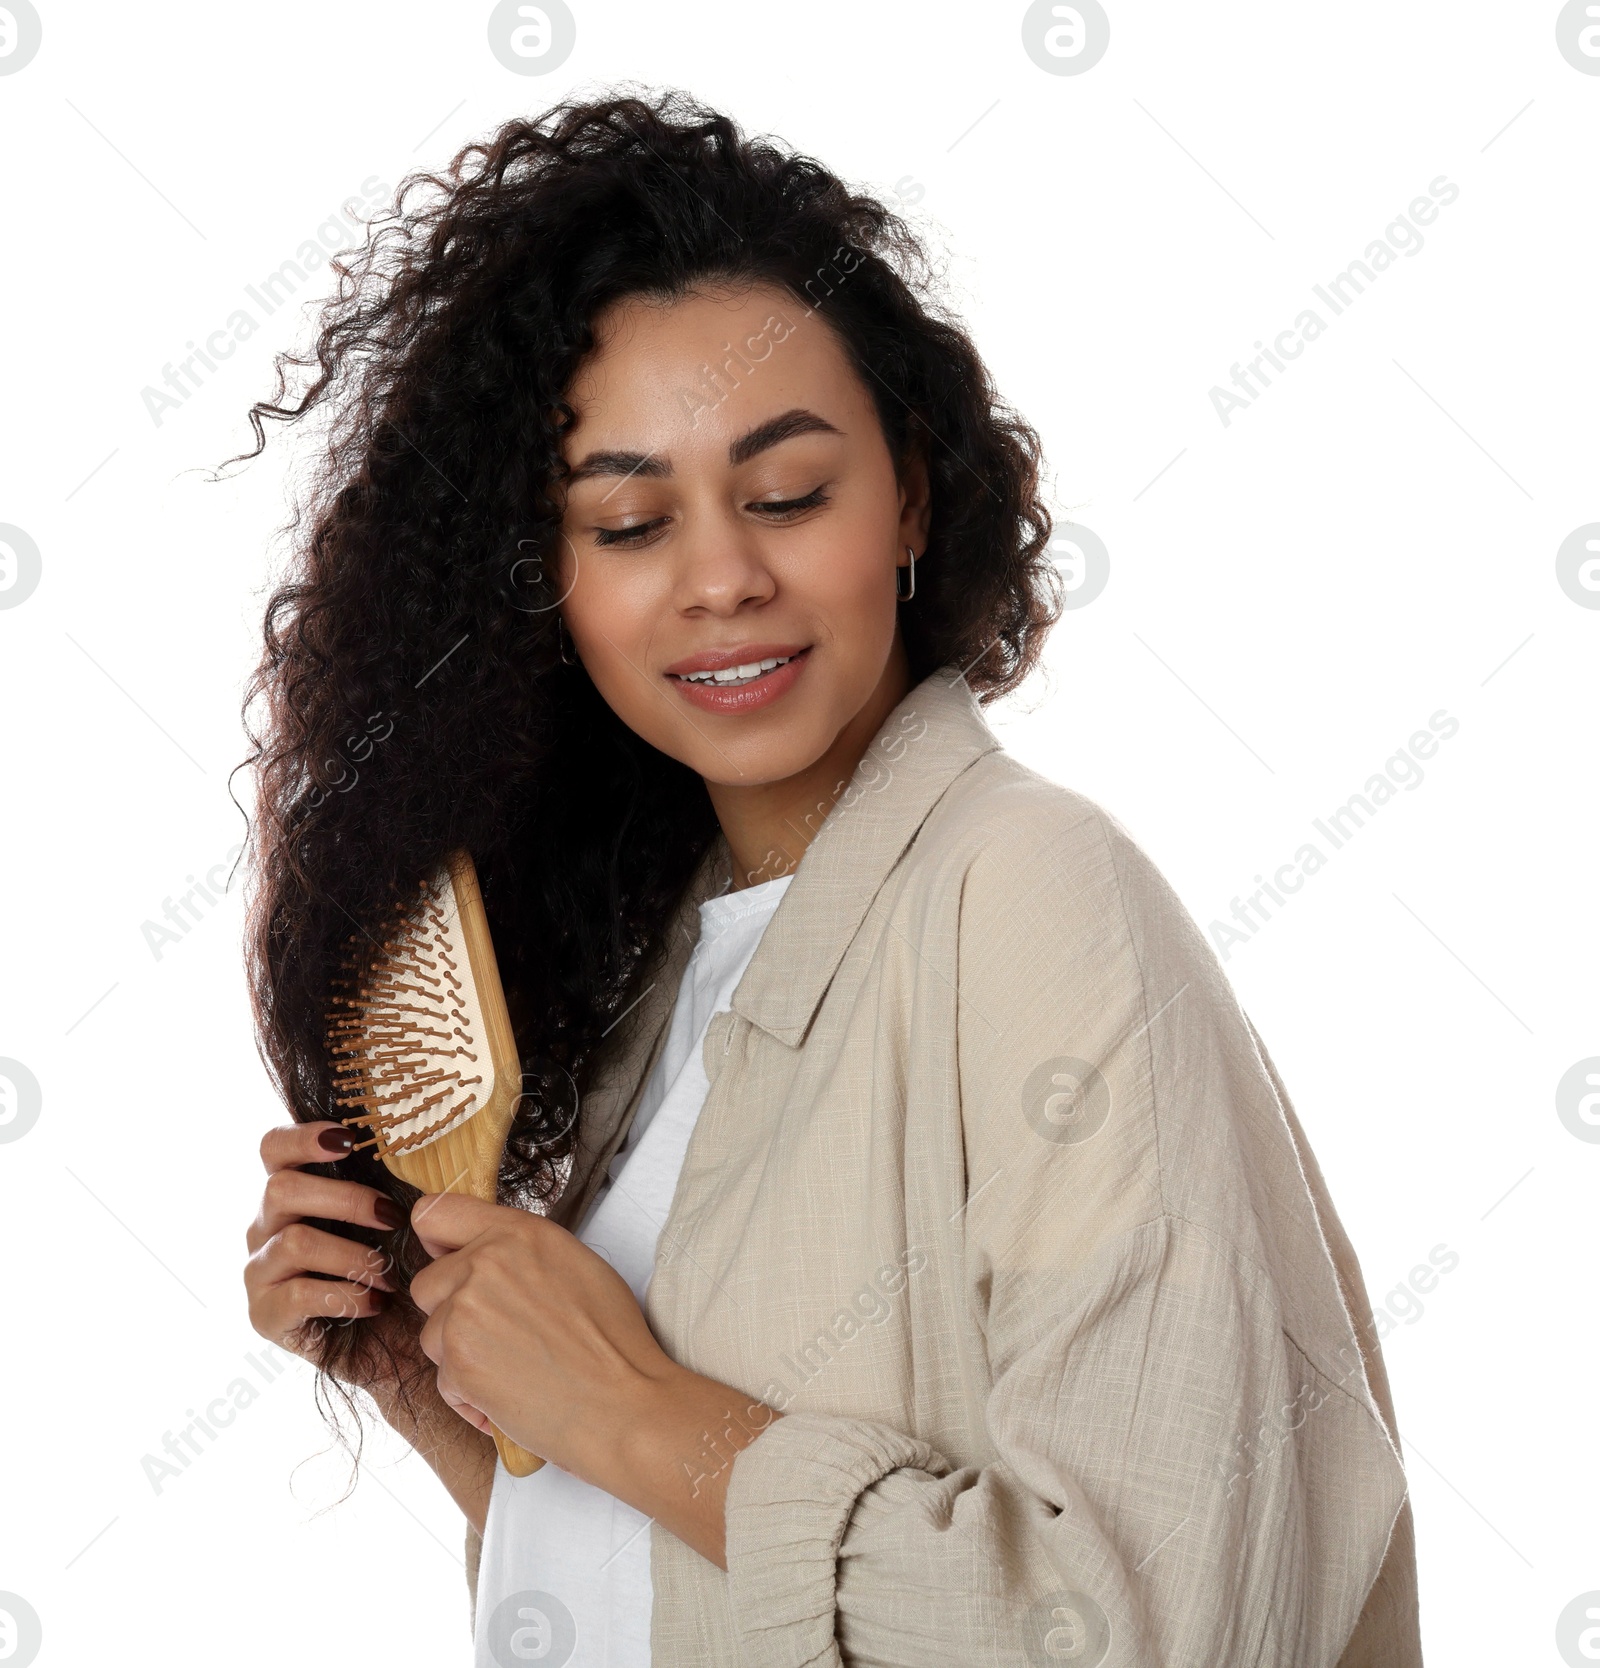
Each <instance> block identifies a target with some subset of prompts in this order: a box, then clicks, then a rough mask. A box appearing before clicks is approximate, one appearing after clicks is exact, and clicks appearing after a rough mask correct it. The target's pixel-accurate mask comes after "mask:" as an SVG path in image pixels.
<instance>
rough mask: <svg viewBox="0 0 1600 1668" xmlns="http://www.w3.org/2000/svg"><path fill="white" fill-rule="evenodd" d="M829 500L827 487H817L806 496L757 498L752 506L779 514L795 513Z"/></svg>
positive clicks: (755, 508)
mask: <svg viewBox="0 0 1600 1668" xmlns="http://www.w3.org/2000/svg"><path fill="white" fill-rule="evenodd" d="M827 502H828V493H827V491H826V489H825V488H823V487H817V488H816V489H815V490H814V491H812V492H808V493H807V494H806V495H805V497H804V498H784V499H778V500H774V499H770V498H765V499H757V501H756V502H755V503H753V504H752V505H751V506H750V508H751V509H753V510H762V511H768V512H773V513H776V514H778V515H794V514H796V513H797V512H798V511H800V510H814V509H816V508H817V507H818V506H819V505H821V504H826V503H827Z"/></svg>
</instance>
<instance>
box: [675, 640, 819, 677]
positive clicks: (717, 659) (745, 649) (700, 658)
mask: <svg viewBox="0 0 1600 1668" xmlns="http://www.w3.org/2000/svg"><path fill="white" fill-rule="evenodd" d="M809 647H810V644H809V643H740V644H739V645H738V646H737V647H735V648H731V649H707V650H705V651H704V652H703V653H701V654H692V655H690V656H689V657H688V658H687V659H686V660H677V661H674V662H673V663H672V665H670V666H667V667H665V668H663V670H665V671H666V672H668V673H670V674H671V675H672V676H673V677H681V676H682V675H683V674H684V673H685V672H725V671H726V670H727V669H728V668H729V667H730V666H746V665H748V664H749V663H750V662H751V661H752V660H776V659H780V658H782V659H787V658H788V657H789V656H790V655H794V654H800V653H802V652H803V651H804V650H805V649H808V648H809Z"/></svg>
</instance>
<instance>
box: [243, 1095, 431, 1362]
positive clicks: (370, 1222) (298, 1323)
mask: <svg viewBox="0 0 1600 1668" xmlns="http://www.w3.org/2000/svg"><path fill="white" fill-rule="evenodd" d="M352 1141H353V1138H352V1136H351V1134H350V1132H349V1130H347V1129H346V1128H345V1127H344V1126H343V1125H342V1124H336V1123H315V1124H287V1125H282V1126H280V1127H279V1128H277V1129H270V1130H268V1131H267V1133H266V1135H265V1136H264V1137H263V1139H262V1142H261V1162H262V1164H263V1165H264V1166H265V1167H266V1171H267V1183H266V1187H265V1188H264V1189H263V1190H262V1196H261V1209H260V1211H259V1212H257V1214H256V1219H255V1221H253V1222H252V1223H251V1224H250V1228H249V1231H248V1232H247V1233H246V1234H245V1245H246V1246H247V1247H248V1249H249V1251H250V1258H249V1261H248V1262H246V1264H245V1269H244V1284H245V1291H246V1293H247V1294H248V1297H249V1306H250V1324H251V1325H252V1326H253V1327H254V1328H255V1329H256V1331H257V1332H259V1333H260V1334H261V1336H262V1337H263V1338H270V1339H271V1340H272V1342H273V1343H275V1344H279V1345H281V1346H282V1347H283V1348H284V1349H286V1350H289V1351H291V1352H292V1353H294V1354H296V1355H298V1356H301V1357H302V1358H303V1359H306V1360H313V1361H314V1360H315V1356H314V1354H313V1350H312V1347H311V1346H312V1340H311V1336H310V1334H309V1333H307V1332H303V1331H301V1330H300V1329H301V1328H302V1326H303V1325H304V1323H305V1322H306V1321H308V1320H314V1319H317V1318H319V1317H321V1318H331V1319H334V1320H356V1319H360V1318H364V1317H368V1316H374V1315H379V1314H382V1313H383V1310H384V1304H385V1299H384V1296H383V1293H385V1292H392V1291H393V1290H394V1286H393V1285H392V1284H391V1282H390V1281H389V1280H388V1279H387V1278H386V1276H385V1273H384V1269H385V1267H386V1266H387V1263H388V1259H387V1257H386V1256H385V1255H384V1254H383V1253H382V1252H381V1251H374V1250H371V1249H369V1248H368V1247H367V1246H365V1245H358V1244H357V1243H356V1242H355V1241H354V1240H350V1239H341V1238H340V1237H339V1236H338V1235H337V1234H331V1233H329V1232H327V1230H326V1229H323V1228H313V1227H312V1226H311V1225H310V1224H309V1223H307V1222H305V1221H303V1220H302V1218H304V1217H307V1216H320V1217H324V1218H327V1219H329V1220H331V1221H335V1222H351V1223H355V1224H356V1225H357V1226H359V1227H363V1228H378V1229H382V1230H388V1229H392V1228H396V1227H398V1226H399V1225H400V1223H401V1221H402V1220H403V1218H402V1217H401V1214H400V1211H399V1207H398V1206H396V1204H395V1203H394V1201H393V1200H392V1199H389V1198H387V1197H386V1196H385V1195H384V1194H382V1193H380V1192H379V1191H378V1190H377V1189H376V1188H373V1187H364V1186H362V1184H361V1183H359V1182H352V1181H341V1180H339V1179H338V1178H337V1177H334V1176H313V1175H310V1174H308V1173H307V1172H306V1171H304V1170H301V1169H298V1168H296V1166H298V1165H302V1164H329V1163H332V1162H333V1160H335V1159H337V1158H342V1157H343V1156H344V1155H345V1154H346V1153H347V1152H349V1150H350V1147H351V1144H352ZM313 1274H331V1275H336V1276H338V1278H337V1279H333V1280H318V1279H314V1278H313V1277H312V1276H313ZM361 1388H363V1389H368V1388H371V1386H367V1385H363V1386H361Z"/></svg>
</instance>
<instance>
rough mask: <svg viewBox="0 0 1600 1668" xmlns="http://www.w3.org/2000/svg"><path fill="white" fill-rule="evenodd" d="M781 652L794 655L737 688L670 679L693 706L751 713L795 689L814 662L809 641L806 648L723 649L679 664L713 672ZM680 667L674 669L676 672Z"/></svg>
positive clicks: (758, 646) (698, 670) (702, 709)
mask: <svg viewBox="0 0 1600 1668" xmlns="http://www.w3.org/2000/svg"><path fill="white" fill-rule="evenodd" d="M778 655H788V656H790V657H791V658H790V659H789V660H788V661H786V662H785V664H784V665H782V666H775V667H774V668H773V669H772V670H771V671H770V672H767V673H764V674H763V675H762V676H761V677H759V678H752V679H751V680H750V682H749V683H742V684H739V685H738V686H737V687H735V688H726V687H718V685H716V684H714V683H712V684H707V683H685V682H684V681H683V679H682V678H681V677H671V678H669V679H668V681H669V682H670V683H671V685H672V687H673V688H674V689H676V690H677V691H678V693H679V694H680V695H681V696H682V697H683V699H684V700H685V701H687V702H688V703H689V705H690V706H692V707H698V708H699V709H700V710H701V711H702V712H721V713H739V712H750V711H752V710H753V709H755V708H757V707H764V706H768V705H770V704H771V703H772V702H773V701H776V700H778V699H780V698H781V697H782V696H784V695H786V694H788V692H789V691H790V690H791V689H793V688H794V686H795V684H796V682H797V681H798V680H799V679H800V677H801V675H802V674H803V673H804V671H805V669H806V666H807V665H808V664H809V663H810V660H811V646H810V645H809V644H807V645H806V647H805V648H788V647H782V646H779V645H773V646H771V647H768V646H766V645H756V646H755V647H753V648H749V649H741V650H740V651H739V653H737V654H732V655H730V654H727V653H724V652H720V651H719V652H717V653H715V654H711V653H707V654H702V655H696V656H695V657H694V659H693V660H684V661H680V662H679V663H678V665H679V667H681V668H683V669H684V670H686V671H690V672H712V671H720V670H721V669H722V668H724V667H727V666H743V665H746V664H747V663H748V662H750V661H752V660H766V659H769V658H773V657H776V656H778ZM677 669H678V668H676V667H675V668H673V670H674V671H676V670H677Z"/></svg>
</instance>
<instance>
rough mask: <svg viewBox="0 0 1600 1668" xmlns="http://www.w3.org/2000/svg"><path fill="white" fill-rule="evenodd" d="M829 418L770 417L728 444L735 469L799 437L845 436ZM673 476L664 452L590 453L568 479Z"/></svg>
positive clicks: (800, 412) (797, 411)
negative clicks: (804, 435) (618, 476)
mask: <svg viewBox="0 0 1600 1668" xmlns="http://www.w3.org/2000/svg"><path fill="white" fill-rule="evenodd" d="M841 433H843V431H842V430H841V429H838V428H835V427H834V425H833V424H832V423H830V422H829V421H828V420H827V418H825V417H819V416H818V415H817V414H816V412H814V411H807V410H806V409H805V408H804V407H803V406H796V407H794V409H793V410H790V411H785V412H782V413H780V414H779V415H778V416H776V417H769V418H768V419H767V420H766V422H764V423H757V424H756V426H755V427H754V428H753V429H750V430H749V431H748V432H746V433H745V434H741V435H740V436H739V437H738V438H737V439H736V440H730V441H729V442H728V462H729V463H730V464H732V465H734V466H737V465H739V464H741V463H748V462H749V461H750V459H751V458H753V457H755V456H756V455H757V454H758V453H760V452H765V451H766V450H768V449H769V448H770V447H773V446H776V445H778V444H780V442H782V441H785V440H792V439H793V438H794V437H795V436H796V435H798V434H841ZM671 473H672V460H671V459H670V458H668V457H667V456H666V455H665V454H663V453H660V452H623V451H603V452H590V453H589V454H588V455H587V456H586V457H585V458H584V459H583V461H582V462H581V463H578V464H575V465H574V466H573V468H572V470H571V472H570V473H569V474H568V475H567V484H568V485H569V486H571V485H573V484H574V483H575V482H578V481H587V480H591V479H593V478H594V477H596V476H599V475H644V476H646V477H649V478H651V479H655V480H660V479H663V478H664V477H666V476H669V475H670V474H671Z"/></svg>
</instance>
